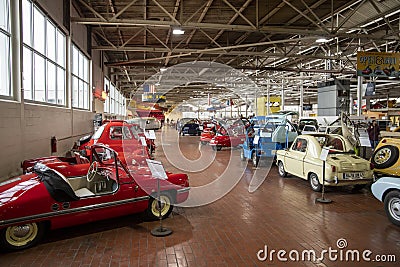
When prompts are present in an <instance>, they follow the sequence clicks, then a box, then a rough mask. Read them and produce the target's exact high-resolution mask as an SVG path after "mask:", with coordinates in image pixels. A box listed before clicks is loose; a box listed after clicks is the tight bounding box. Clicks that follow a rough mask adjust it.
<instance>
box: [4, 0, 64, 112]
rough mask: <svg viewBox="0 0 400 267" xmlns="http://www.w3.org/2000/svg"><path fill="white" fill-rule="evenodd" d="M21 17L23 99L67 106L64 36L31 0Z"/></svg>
mask: <svg viewBox="0 0 400 267" xmlns="http://www.w3.org/2000/svg"><path fill="white" fill-rule="evenodd" d="M0 1H1V0H0ZM22 20H23V21H22V31H23V42H24V47H23V74H24V75H23V87H24V98H25V99H28V100H34V101H39V102H47V103H52V104H57V105H65V42H66V37H65V35H64V34H63V33H62V32H61V31H60V29H59V28H58V27H57V26H55V24H54V23H53V22H52V21H51V20H50V18H48V17H47V16H46V15H44V14H43V13H42V12H41V10H40V9H39V8H38V7H37V6H36V5H35V4H33V3H32V2H31V1H30V0H23V2H22Z"/></svg>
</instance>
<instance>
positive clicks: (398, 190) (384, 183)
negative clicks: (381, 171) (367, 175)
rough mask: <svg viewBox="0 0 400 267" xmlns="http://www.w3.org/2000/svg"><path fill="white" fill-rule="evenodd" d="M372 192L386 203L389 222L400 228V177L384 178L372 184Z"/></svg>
mask: <svg viewBox="0 0 400 267" xmlns="http://www.w3.org/2000/svg"><path fill="white" fill-rule="evenodd" d="M371 191H372V194H374V196H375V197H376V198H377V199H378V200H380V201H382V202H383V203H384V206H385V211H386V215H387V216H388V218H389V220H390V221H391V222H392V223H393V224H395V225H398V226H400V177H382V178H380V179H379V180H377V181H376V182H375V183H373V184H372V186H371Z"/></svg>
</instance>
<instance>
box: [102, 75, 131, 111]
mask: <svg viewBox="0 0 400 267" xmlns="http://www.w3.org/2000/svg"><path fill="white" fill-rule="evenodd" d="M107 89H108V97H107V99H106V101H105V103H104V112H105V113H109V114H115V115H122V116H125V115H126V104H125V103H126V98H125V97H124V96H123V95H122V94H121V93H120V92H119V90H118V89H117V88H116V87H115V86H114V85H113V84H112V83H111V82H110V80H109V79H108V78H107V77H105V78H104V90H105V91H107Z"/></svg>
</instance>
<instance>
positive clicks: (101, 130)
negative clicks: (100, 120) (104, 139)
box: [92, 124, 107, 140]
mask: <svg viewBox="0 0 400 267" xmlns="http://www.w3.org/2000/svg"><path fill="white" fill-rule="evenodd" d="M106 125H107V124H103V125H101V126H100V128H99V129H97V131H96V132H95V133H94V135H93V136H92V139H94V140H97V139H99V138H100V136H101V135H102V134H103V132H104V128H105V127H106Z"/></svg>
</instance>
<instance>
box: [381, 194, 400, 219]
mask: <svg viewBox="0 0 400 267" xmlns="http://www.w3.org/2000/svg"><path fill="white" fill-rule="evenodd" d="M383 203H384V205H385V211H386V215H387V216H388V218H389V220H390V221H391V222H392V223H393V224H395V225H397V226H400V191H398V190H396V191H392V192H389V193H388V194H387V195H386V197H385V200H384V202H383Z"/></svg>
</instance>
